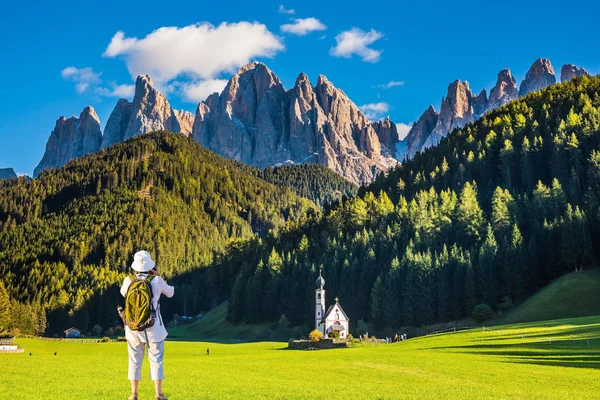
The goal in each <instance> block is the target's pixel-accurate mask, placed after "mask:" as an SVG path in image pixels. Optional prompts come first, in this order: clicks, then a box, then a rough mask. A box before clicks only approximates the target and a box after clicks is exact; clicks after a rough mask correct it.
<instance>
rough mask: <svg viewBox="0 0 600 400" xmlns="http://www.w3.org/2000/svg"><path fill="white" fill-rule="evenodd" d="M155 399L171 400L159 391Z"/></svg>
mask: <svg viewBox="0 0 600 400" xmlns="http://www.w3.org/2000/svg"><path fill="white" fill-rule="evenodd" d="M154 400H169V399H168V398H167V396H165V395H164V394H163V393H159V394H157V395H156V397H155V398H154Z"/></svg>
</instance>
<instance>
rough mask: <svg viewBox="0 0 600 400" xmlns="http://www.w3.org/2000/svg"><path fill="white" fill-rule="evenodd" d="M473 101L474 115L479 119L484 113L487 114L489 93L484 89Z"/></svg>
mask: <svg viewBox="0 0 600 400" xmlns="http://www.w3.org/2000/svg"><path fill="white" fill-rule="evenodd" d="M472 100H473V101H472V105H473V113H474V114H475V117H476V118H479V116H481V115H483V113H485V112H486V110H487V103H488V97H487V91H486V90H485V89H482V90H481V92H479V94H478V95H477V96H474V97H473V99H472Z"/></svg>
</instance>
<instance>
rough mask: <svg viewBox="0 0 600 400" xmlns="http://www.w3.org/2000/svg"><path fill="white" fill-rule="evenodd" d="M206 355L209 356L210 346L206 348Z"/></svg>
mask: <svg viewBox="0 0 600 400" xmlns="http://www.w3.org/2000/svg"><path fill="white" fill-rule="evenodd" d="M206 355H207V356H210V348H208V349H206Z"/></svg>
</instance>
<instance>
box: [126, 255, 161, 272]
mask: <svg viewBox="0 0 600 400" xmlns="http://www.w3.org/2000/svg"><path fill="white" fill-rule="evenodd" d="M155 265H156V263H155V262H154V261H153V260H152V256H151V255H150V253H148V252H147V251H146V250H140V251H138V252H137V253H135V255H134V256H133V262H132V263H131V268H132V269H133V270H134V271H137V272H148V271H150V270H151V269H152V268H154V266H155Z"/></svg>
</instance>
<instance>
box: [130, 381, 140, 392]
mask: <svg viewBox="0 0 600 400" xmlns="http://www.w3.org/2000/svg"><path fill="white" fill-rule="evenodd" d="M139 384H140V381H131V394H137V392H138V386H139Z"/></svg>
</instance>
